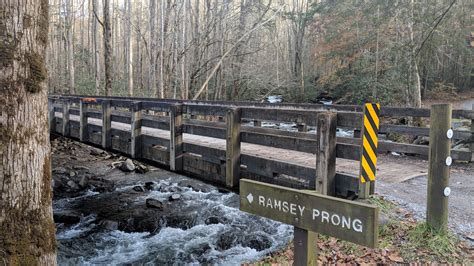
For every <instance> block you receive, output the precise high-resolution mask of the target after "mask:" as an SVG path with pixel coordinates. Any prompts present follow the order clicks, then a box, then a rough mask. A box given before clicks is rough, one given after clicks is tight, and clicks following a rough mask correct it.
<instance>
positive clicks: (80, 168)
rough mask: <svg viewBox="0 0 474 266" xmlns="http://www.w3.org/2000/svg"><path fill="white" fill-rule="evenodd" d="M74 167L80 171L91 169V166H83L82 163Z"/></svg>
mask: <svg viewBox="0 0 474 266" xmlns="http://www.w3.org/2000/svg"><path fill="white" fill-rule="evenodd" d="M72 169H74V170H79V171H85V172H89V171H90V169H89V167H85V166H82V165H75V166H73V167H72Z"/></svg>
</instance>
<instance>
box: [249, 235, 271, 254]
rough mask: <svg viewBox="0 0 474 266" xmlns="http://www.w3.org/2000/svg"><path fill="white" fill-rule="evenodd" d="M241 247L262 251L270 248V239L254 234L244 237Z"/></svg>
mask: <svg viewBox="0 0 474 266" xmlns="http://www.w3.org/2000/svg"><path fill="white" fill-rule="evenodd" d="M242 246H243V247H249V248H253V249H255V250H257V251H262V250H265V249H267V248H270V247H271V246H272V243H271V241H270V239H268V237H267V236H265V235H260V234H255V235H249V236H246V238H245V239H244V240H243V243H242Z"/></svg>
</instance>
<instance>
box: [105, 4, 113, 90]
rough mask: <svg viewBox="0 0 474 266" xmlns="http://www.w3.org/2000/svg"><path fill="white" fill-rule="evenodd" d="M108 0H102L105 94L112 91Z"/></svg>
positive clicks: (110, 30) (110, 32) (111, 55)
mask: <svg viewBox="0 0 474 266" xmlns="http://www.w3.org/2000/svg"><path fill="white" fill-rule="evenodd" d="M109 4H110V0H104V64H105V95H107V96H109V95H111V93H112V79H113V78H112V68H113V63H112V62H113V60H112V57H113V54H112V52H113V51H112V43H111V41H112V29H111V28H110V26H111V25H110V7H109Z"/></svg>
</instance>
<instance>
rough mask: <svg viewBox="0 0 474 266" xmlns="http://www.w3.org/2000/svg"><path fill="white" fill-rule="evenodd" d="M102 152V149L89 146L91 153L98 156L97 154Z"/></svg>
mask: <svg viewBox="0 0 474 266" xmlns="http://www.w3.org/2000/svg"><path fill="white" fill-rule="evenodd" d="M102 153H103V151H102V150H99V149H96V148H91V152H90V154H91V155H94V156H99V155H101V154H102Z"/></svg>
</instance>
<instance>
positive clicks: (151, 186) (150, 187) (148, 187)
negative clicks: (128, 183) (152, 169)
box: [145, 182, 155, 190]
mask: <svg viewBox="0 0 474 266" xmlns="http://www.w3.org/2000/svg"><path fill="white" fill-rule="evenodd" d="M145 189H146V190H153V189H155V182H146V183H145Z"/></svg>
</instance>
